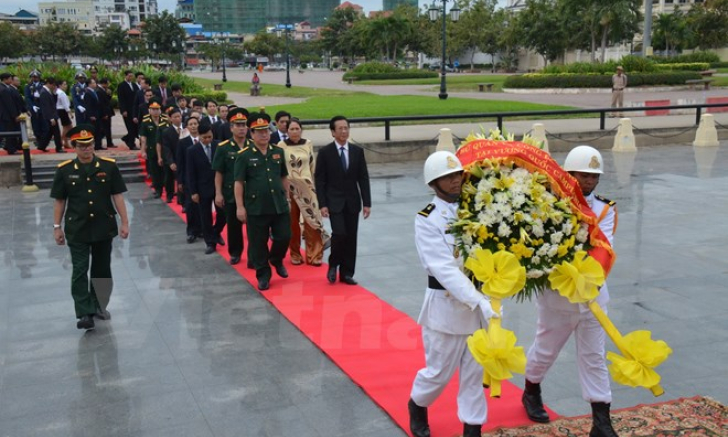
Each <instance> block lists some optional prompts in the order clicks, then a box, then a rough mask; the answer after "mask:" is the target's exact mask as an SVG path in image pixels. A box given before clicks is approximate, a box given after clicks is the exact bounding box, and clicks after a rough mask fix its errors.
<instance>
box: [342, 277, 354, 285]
mask: <svg viewBox="0 0 728 437" xmlns="http://www.w3.org/2000/svg"><path fill="white" fill-rule="evenodd" d="M341 282H343V283H344V284H346V285H357V284H358V282H356V280H354V278H352V277H351V276H342V278H341Z"/></svg>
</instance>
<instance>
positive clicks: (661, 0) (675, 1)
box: [642, 0, 703, 15]
mask: <svg viewBox="0 0 728 437" xmlns="http://www.w3.org/2000/svg"><path fill="white" fill-rule="evenodd" d="M695 3H703V0H652V13H653V14H654V15H659V14H671V13H672V11H674V10H675V6H677V7H678V8H679V9H680V10H681V11H682V12H687V11H689V10H690V8H692V7H693V5H694V4H695ZM644 10H645V7H644V5H643V6H642V11H643V12H644Z"/></svg>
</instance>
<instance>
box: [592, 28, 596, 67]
mask: <svg viewBox="0 0 728 437" xmlns="http://www.w3.org/2000/svg"><path fill="white" fill-rule="evenodd" d="M596 60H597V34H596V32H592V33H591V61H592V64H593V63H594V62H595V61H596Z"/></svg>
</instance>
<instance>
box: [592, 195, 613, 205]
mask: <svg viewBox="0 0 728 437" xmlns="http://www.w3.org/2000/svg"><path fill="white" fill-rule="evenodd" d="M594 198H595V199H597V200H599V201H602V202H604V203H606V204H607V205H609V206H614V205H616V204H617V202H615V201H614V200H609V199H607V198H606V197H604V196H600V195H598V194H595V195H594Z"/></svg>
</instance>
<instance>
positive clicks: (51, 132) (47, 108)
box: [38, 87, 63, 151]
mask: <svg viewBox="0 0 728 437" xmlns="http://www.w3.org/2000/svg"><path fill="white" fill-rule="evenodd" d="M38 107H39V108H40V111H38V112H39V113H40V120H41V132H42V133H41V140H40V144H38V148H39V149H40V150H45V149H46V148H48V144H49V143H50V142H51V138H53V139H54V140H55V144H56V151H62V150H63V145H62V143H61V131H60V129H59V128H58V111H57V110H56V96H55V94H51V93H50V91H48V89H47V88H45V87H43V88H41V90H40V97H39V98H38ZM51 120H55V125H53V124H51Z"/></svg>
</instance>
